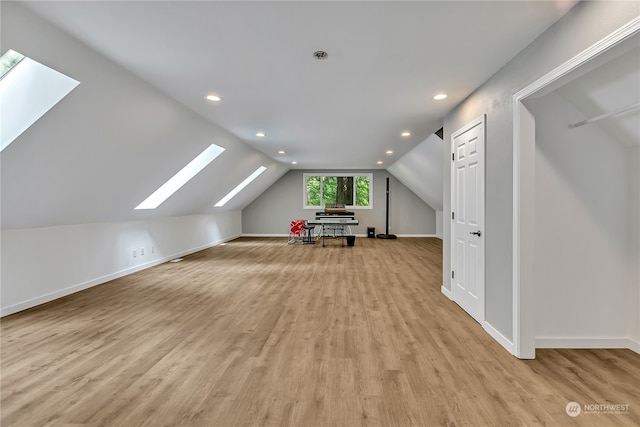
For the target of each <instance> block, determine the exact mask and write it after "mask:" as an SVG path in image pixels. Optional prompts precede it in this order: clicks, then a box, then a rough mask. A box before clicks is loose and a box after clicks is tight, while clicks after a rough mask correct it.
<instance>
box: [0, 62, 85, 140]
mask: <svg viewBox="0 0 640 427" xmlns="http://www.w3.org/2000/svg"><path fill="white" fill-rule="evenodd" d="M78 84H80V82H78V81H76V80H74V79H72V78H70V77H68V76H65V75H64V74H62V73H59V72H58V71H55V70H52V69H51V68H49V67H47V66H44V65H42V64H40V63H39V62H36V61H34V60H33V59H30V58H27V57H25V56H24V55H21V54H20V53H18V52H16V51H14V50H8V51H7V52H6V53H5V54H4V55H2V56H1V57H0V111H2V114H0V129H2V132H1V133H0V150H4V149H5V148H6V147H7V146H8V145H9V144H11V143H12V142H13V141H14V140H15V139H16V138H18V136H20V135H21V134H22V133H23V132H24V131H25V130H27V129H28V128H29V126H31V125H32V124H34V123H35V122H36V121H37V120H38V119H39V118H40V117H42V116H43V115H44V114H45V113H46V112H47V111H49V110H50V109H51V108H52V107H53V106H54V105H56V104H57V103H58V102H60V100H62V98H64V97H65V96H67V94H69V92H71V91H72V90H73V89H74V88H75V87H76V86H77V85H78Z"/></svg>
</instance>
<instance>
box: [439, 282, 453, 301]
mask: <svg viewBox="0 0 640 427" xmlns="http://www.w3.org/2000/svg"><path fill="white" fill-rule="evenodd" d="M440 292H442V293H443V294H444V296H445V297H447V298H449V299H450V300H451V301H453V294H452V293H451V291H450V290H449V289H447V288H445V287H444V285H442V286H440Z"/></svg>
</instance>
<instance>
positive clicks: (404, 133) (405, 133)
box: [400, 132, 411, 136]
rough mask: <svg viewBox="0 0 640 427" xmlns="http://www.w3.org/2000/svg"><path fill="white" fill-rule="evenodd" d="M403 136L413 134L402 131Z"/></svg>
mask: <svg viewBox="0 0 640 427" xmlns="http://www.w3.org/2000/svg"><path fill="white" fill-rule="evenodd" d="M400 135H401V136H411V132H402V133H401V134H400Z"/></svg>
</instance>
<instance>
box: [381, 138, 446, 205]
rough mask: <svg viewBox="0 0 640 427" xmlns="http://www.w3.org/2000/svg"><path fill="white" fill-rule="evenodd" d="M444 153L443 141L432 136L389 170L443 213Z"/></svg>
mask: <svg viewBox="0 0 640 427" xmlns="http://www.w3.org/2000/svg"><path fill="white" fill-rule="evenodd" d="M443 153H444V143H443V141H442V139H440V137H439V136H437V135H436V134H431V135H430V136H429V137H428V138H427V139H425V140H424V141H422V142H421V143H420V144H418V145H417V146H416V147H415V148H414V149H413V150H411V151H410V152H409V153H407V154H405V155H404V156H402V157H401V158H400V159H398V160H397V161H396V162H394V163H393V164H392V165H391V166H389V167H388V168H387V170H388V171H389V172H390V173H391V174H392V175H393V176H395V177H396V178H397V179H398V181H400V182H401V183H403V184H404V185H405V186H407V187H408V188H409V189H410V190H411V191H413V192H414V193H415V194H416V195H417V196H418V197H420V198H421V199H422V200H423V201H424V202H425V203H427V204H428V205H429V206H431V207H432V208H433V209H434V210H436V211H441V210H442V190H443V189H442V185H443V180H442V173H443V169H444V167H443V163H442V162H443V160H444V157H443V156H444V154H443Z"/></svg>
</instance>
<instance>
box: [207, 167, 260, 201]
mask: <svg viewBox="0 0 640 427" xmlns="http://www.w3.org/2000/svg"><path fill="white" fill-rule="evenodd" d="M266 170H267V168H265V167H264V166H260V167H259V168H258V169H256V170H255V171H253V173H252V174H251V175H249V176H248V177H247V178H246V179H245V180H244V181H242V182H241V183H240V184H238V185H237V186H236V187H235V188H234V189H233V190H231V191H229V193H228V194H227V195H226V196H224V197H223V198H222V199H221V200H220V201H219V202H218V203H216V204H215V205H214V206H215V207H216V208H219V207H222V206H224V205H225V203H227V202H228V201H229V200H231V199H232V198H234V197H235V195H236V194H238V193H239V192H241V191H242V190H243V189H244V187H246V186H247V185H249V184H250V183H251V182H252V181H253V180H254V179H256V178H257V177H258V176H259V175H260V174H261V173H262V172H264V171H266Z"/></svg>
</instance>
